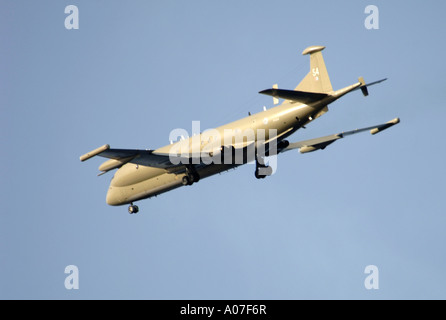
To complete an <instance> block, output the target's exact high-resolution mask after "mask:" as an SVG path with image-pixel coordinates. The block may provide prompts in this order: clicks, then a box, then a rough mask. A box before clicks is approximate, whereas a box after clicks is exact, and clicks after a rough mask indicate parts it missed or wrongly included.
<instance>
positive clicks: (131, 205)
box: [129, 202, 139, 214]
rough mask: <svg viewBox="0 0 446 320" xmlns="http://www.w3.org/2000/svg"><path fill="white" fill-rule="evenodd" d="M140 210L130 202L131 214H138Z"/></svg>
mask: <svg viewBox="0 0 446 320" xmlns="http://www.w3.org/2000/svg"><path fill="white" fill-rule="evenodd" d="M138 211H139V208H138V206H134V205H133V202H132V203H130V206H129V213H130V214H137V213H138Z"/></svg>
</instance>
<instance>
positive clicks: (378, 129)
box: [370, 118, 400, 135]
mask: <svg viewBox="0 0 446 320" xmlns="http://www.w3.org/2000/svg"><path fill="white" fill-rule="evenodd" d="M398 123H400V118H395V119H393V120H390V121H389V122H387V123H386V124H385V125H382V126H379V127H376V128H374V129H372V130H370V133H371V134H372V135H375V134H377V133H379V132H381V131H384V130H386V129H388V128H390V127H393V126H394V125H396V124H398Z"/></svg>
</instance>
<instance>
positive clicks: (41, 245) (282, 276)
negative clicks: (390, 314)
mask: <svg viewBox="0 0 446 320" xmlns="http://www.w3.org/2000/svg"><path fill="white" fill-rule="evenodd" d="M70 4H73V5H76V6H78V8H79V18H80V20H79V22H80V25H79V27H80V28H79V30H66V29H65V27H64V20H65V17H66V16H67V15H66V14H65V13H64V9H65V7H66V6H67V5H70ZM368 4H374V5H376V6H378V8H379V12H380V29H379V30H367V29H366V28H365V27H364V20H365V18H366V17H367V15H366V14H364V9H365V7H366V6H367V5H368ZM445 9H446V5H445V4H444V3H443V2H439V1H423V2H421V1H417V2H412V3H408V2H406V1H391V2H390V1H374V2H369V1H343V2H342V3H341V2H333V1H327V0H324V1H274V2H271V1H187V2H184V1H162V2H159V1H157V2H155V1H132V2H131V3H130V4H129V3H124V2H122V1H57V2H55V1H38V2H37V1H2V2H1V3H0V41H1V43H2V45H1V46H0V57H1V63H0V110H1V117H0V128H1V135H0V137H1V138H0V141H1V159H2V160H1V161H2V166H1V169H0V170H1V171H0V172H1V176H0V177H1V181H2V183H1V184H0V200H1V201H0V203H1V215H0V219H1V220H0V298H2V299H9V298H31V299H49V298H56V299H94V298H111V299H116V298H136V299H140V298H141V299H305V298H310V299H311V298H322V299H346V298H352V299H417V298H442V299H445V298H446V294H445V290H444V287H445V286H446V279H445V274H444V270H445V269H446V253H445V250H444V243H446V235H445V233H444V227H445V225H446V217H445V212H446V210H445V209H446V208H445V204H444V199H443V197H444V195H445V191H446V183H445V178H446V170H445V166H444V159H445V155H446V154H445V149H444V148H443V147H442V146H443V144H444V129H443V128H444V118H445V116H446V111H445V110H446V109H445V106H444V101H445V100H446V91H445V80H444V73H445V71H446V70H445V69H446V68H445V67H446V63H445V62H444V59H443V58H442V55H443V52H444V51H445V49H446V47H445V42H444V40H443V38H444V34H445V32H446V23H445V21H444V16H443V15H444V12H445ZM310 45H324V46H326V47H327V49H326V50H325V51H324V57H325V62H326V65H327V68H328V71H329V73H330V76H331V81H332V84H333V87H334V88H336V89H339V88H341V87H344V86H346V85H350V84H352V83H354V82H356V81H357V77H358V76H364V78H365V79H366V80H368V81H373V80H377V79H381V78H383V77H388V78H389V80H388V81H387V82H385V83H383V84H380V85H378V86H375V87H372V88H370V96H369V97H367V98H364V97H363V96H362V95H361V93H360V92H356V93H352V94H350V95H348V96H346V97H344V98H343V99H341V100H340V101H338V102H336V103H334V104H333V105H331V107H330V112H329V113H328V114H326V115H325V116H324V117H322V118H320V119H318V120H317V121H315V122H313V123H312V124H311V125H309V126H308V128H307V130H302V131H299V132H298V133H296V134H295V135H294V136H293V137H292V138H291V139H290V140H291V141H299V140H304V139H308V138H313V137H319V136H323V135H327V134H332V133H337V132H340V131H344V130H351V129H355V128H359V127H362V126H369V125H373V124H377V123H382V122H385V121H388V120H390V119H393V118H394V117H396V116H399V117H401V120H402V122H401V124H400V125H398V126H396V127H394V128H392V129H389V130H388V131H386V132H384V133H382V134H379V135H376V136H373V137H372V136H370V135H368V134H363V135H358V136H354V137H351V138H348V139H344V140H341V141H339V142H336V143H335V144H334V145H332V146H330V147H328V148H327V149H326V150H324V151H321V152H315V153H311V154H305V155H301V154H299V153H298V152H289V153H286V154H284V155H282V156H281V157H280V158H279V163H278V166H279V167H278V171H277V173H276V174H275V175H274V176H272V177H270V178H268V179H265V180H262V181H258V180H256V179H255V178H254V168H253V166H252V165H247V166H244V167H242V168H239V169H238V170H236V171H231V172H229V173H225V174H223V175H220V176H215V177H211V178H209V179H205V180H202V181H201V182H200V183H198V184H196V185H194V186H193V187H188V188H181V189H178V190H175V191H172V192H170V193H167V194H164V195H162V196H159V197H157V198H155V199H151V200H144V201H140V202H138V203H137V204H138V205H139V207H140V210H141V211H140V213H139V214H138V215H136V216H130V215H128V213H127V208H126V207H125V206H124V207H110V206H107V205H106V203H105V195H106V191H107V188H108V184H109V182H110V179H111V174H110V173H108V174H107V175H105V176H102V177H99V178H98V177H96V174H97V167H98V166H99V164H100V163H101V160H100V159H94V160H90V161H88V162H86V163H81V162H80V161H79V156H80V155H81V154H83V153H85V152H87V151H89V150H91V149H93V148H96V147H98V146H100V145H103V144H105V143H109V144H110V145H111V146H112V147H120V148H152V149H153V148H157V147H160V146H163V145H165V144H167V143H168V137H169V133H170V131H171V130H172V129H174V128H185V129H188V130H191V124H192V123H191V122H192V120H200V121H201V125H202V128H203V129H205V128H211V127H215V126H218V125H221V124H224V123H226V122H230V121H232V120H236V119H238V118H240V117H243V116H246V115H247V113H248V111H251V112H258V111H260V110H262V107H263V105H266V106H267V107H271V105H272V99H270V98H269V97H266V96H261V95H259V94H257V92H258V91H260V90H263V89H266V88H269V87H271V86H272V84H274V83H278V84H279V87H281V88H290V89H292V88H294V87H295V86H296V85H297V83H298V82H299V81H300V80H301V79H302V78H303V77H304V76H305V74H306V73H307V72H308V68H309V61H308V57H304V56H302V55H301V52H302V51H303V49H305V48H306V47H308V46H310ZM67 265H76V266H78V268H79V272H80V275H79V276H80V278H79V280H80V289H79V290H72V291H68V290H66V289H65V287H64V280H65V277H66V274H64V269H65V267H66V266H67ZM367 265H376V266H377V267H378V268H379V271H380V279H379V281H380V289H379V290H372V291H369V290H366V289H365V288H364V279H365V277H366V275H365V274H364V268H365V267H366V266H367Z"/></svg>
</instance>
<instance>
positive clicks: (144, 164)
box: [80, 46, 400, 214]
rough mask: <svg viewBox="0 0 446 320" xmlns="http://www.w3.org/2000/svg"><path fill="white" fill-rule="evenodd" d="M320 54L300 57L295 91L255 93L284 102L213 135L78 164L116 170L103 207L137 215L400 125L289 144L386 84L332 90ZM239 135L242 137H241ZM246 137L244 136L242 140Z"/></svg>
mask: <svg viewBox="0 0 446 320" xmlns="http://www.w3.org/2000/svg"><path fill="white" fill-rule="evenodd" d="M324 49H325V47H324V46H310V47H308V48H306V49H305V50H304V51H303V52H302V54H303V55H309V56H310V71H309V73H308V74H307V75H306V76H305V78H304V79H303V80H302V81H301V82H300V83H299V85H298V86H297V87H296V88H295V89H294V90H285V89H279V88H278V87H277V85H274V86H273V87H272V88H271V89H267V90H263V91H260V92H259V93H260V94H264V95H269V96H272V97H273V99H274V104H278V102H279V99H283V102H282V103H281V104H280V105H278V106H274V107H272V108H270V109H268V110H266V108H264V110H263V111H261V112H259V113H256V114H250V113H249V115H248V116H247V117H245V118H242V119H239V120H237V121H234V122H231V123H229V124H225V125H223V126H221V127H218V128H215V129H213V131H212V134H206V131H205V132H202V133H199V134H198V135H196V136H193V137H188V138H184V137H183V138H181V139H180V140H179V141H177V142H175V143H173V142H172V141H171V144H169V145H167V146H164V147H161V148H159V149H156V150H137V149H112V148H110V146H109V145H108V144H106V145H104V146H102V147H99V148H97V149H95V150H92V151H90V152H88V153H86V154H84V155H82V156H81V157H80V160H81V161H86V160H88V159H90V158H93V157H95V156H101V157H104V158H108V159H109V160H107V161H106V162H104V163H103V164H101V165H100V166H99V170H100V171H101V173H100V174H99V175H102V174H104V173H106V172H109V171H111V170H114V169H118V170H117V171H116V173H115V174H114V177H113V178H112V181H111V183H110V186H109V189H108V192H107V197H106V203H107V204H109V205H111V206H120V205H127V204H128V205H129V207H128V212H129V213H130V214H136V213H138V211H139V208H138V206H137V205H134V204H133V203H134V202H136V201H139V200H142V199H147V198H151V197H154V196H157V195H160V194H162V193H165V192H168V191H171V190H173V189H176V188H179V187H182V186H190V185H193V184H194V183H197V182H199V181H200V180H201V179H204V178H207V177H210V176H213V175H215V174H217V173H222V172H225V171H228V170H230V169H233V168H236V167H238V166H240V165H243V164H246V163H249V162H253V161H255V164H256V169H255V177H256V178H257V179H263V178H265V177H267V176H269V175H271V174H272V167H271V166H270V165H269V163H268V165H267V164H266V159H269V158H268V157H273V156H276V155H278V154H280V153H283V152H287V151H290V150H296V149H299V151H300V153H308V152H313V151H316V150H323V149H325V148H326V147H327V146H328V145H330V144H332V143H334V142H335V141H336V140H339V139H342V138H345V137H347V136H350V135H353V134H356V133H360V132H364V131H370V133H371V134H372V135H374V134H377V133H379V132H381V131H384V130H386V129H388V128H390V127H392V126H394V125H396V124H398V123H399V122H400V119H399V118H395V119H393V120H391V121H389V122H386V123H383V124H379V125H375V126H370V127H367V128H362V129H356V130H352V131H346V132H341V133H337V134H333V135H329V136H325V137H321V138H316V139H310V140H305V141H300V142H289V141H288V140H287V138H288V137H289V136H291V135H292V134H293V133H295V132H296V131H297V130H299V129H301V128H305V126H306V125H308V124H309V123H310V122H312V121H314V120H316V119H317V118H319V117H321V116H322V115H324V114H325V113H327V112H328V105H329V104H330V103H332V102H334V101H336V100H338V99H339V98H341V97H343V96H344V95H345V94H347V93H350V92H353V91H356V90H361V91H362V93H363V95H364V96H367V95H368V87H370V86H372V85H375V84H378V83H381V82H383V81H385V80H387V78H386V79H381V80H378V81H375V82H372V83H368V84H366V83H365V82H364V79H363V78H362V77H360V78H358V82H357V83H355V84H352V85H350V86H347V87H345V88H342V89H339V90H333V88H332V86H331V82H330V78H329V76H328V72H327V68H326V66H325V62H324V58H323V56H322V50H324ZM240 132H242V133H243V134H242V135H241V138H240V137H239V136H240ZM244 132H248V133H247V134H246V135H244ZM252 132H253V134H252ZM236 133H237V134H236ZM180 151H181V152H180Z"/></svg>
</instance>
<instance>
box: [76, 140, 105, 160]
mask: <svg viewBox="0 0 446 320" xmlns="http://www.w3.org/2000/svg"><path fill="white" fill-rule="evenodd" d="M108 149H110V145H108V144H104V145H103V146H102V147H99V148H97V149H94V150H92V151H90V152H88V153H86V154H84V155H82V156H80V158H79V159H80V160H81V161H85V160H88V159H90V158H93V157H94V156H97V155H98V154H100V153H101V152H104V151H105V150H108Z"/></svg>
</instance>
